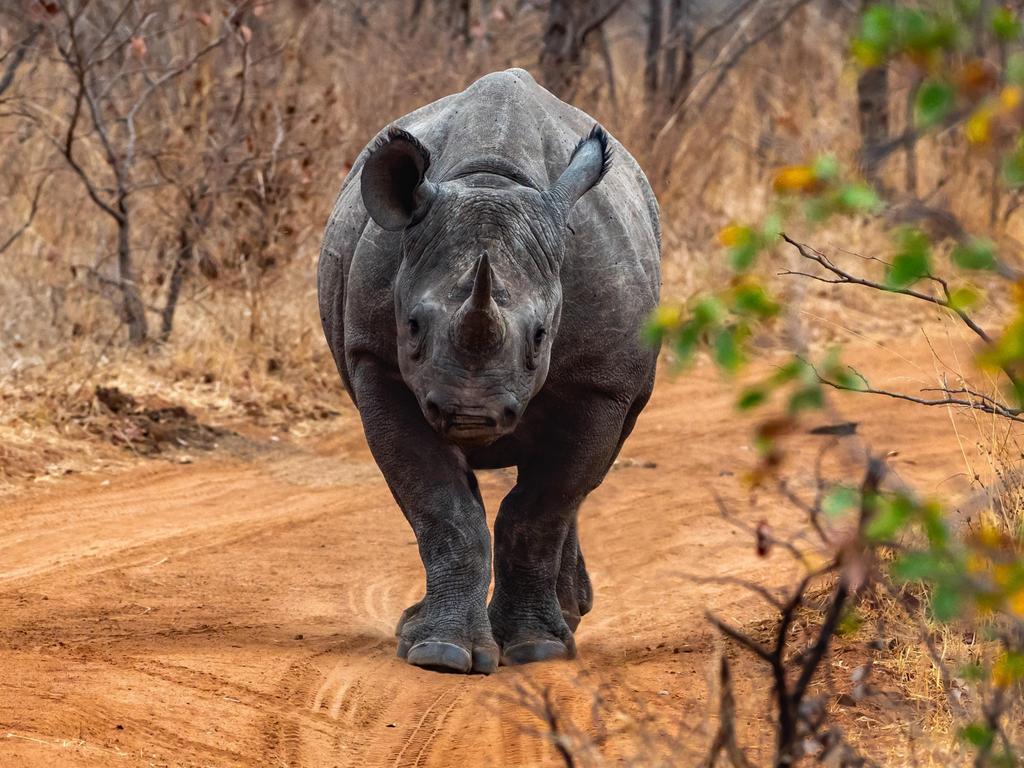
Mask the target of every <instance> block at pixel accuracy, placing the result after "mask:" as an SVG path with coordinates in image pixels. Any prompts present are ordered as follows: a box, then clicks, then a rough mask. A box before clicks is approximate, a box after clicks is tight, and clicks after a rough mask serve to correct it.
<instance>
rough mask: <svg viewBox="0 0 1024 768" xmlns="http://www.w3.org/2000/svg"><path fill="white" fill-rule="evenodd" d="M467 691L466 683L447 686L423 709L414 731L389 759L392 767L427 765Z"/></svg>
mask: <svg viewBox="0 0 1024 768" xmlns="http://www.w3.org/2000/svg"><path fill="white" fill-rule="evenodd" d="M465 693H466V683H464V682H462V683H457V684H454V685H452V686H447V687H445V689H444V690H442V691H441V692H440V693H439V694H437V695H436V696H434V698H433V700H432V701H431V702H430V704H429V705H427V708H426V709H425V710H424V711H423V715H422V716H421V717H420V719H419V721H418V722H417V723H416V726H415V727H414V728H413V730H412V732H411V733H410V734H409V735H408V736H406V737H405V739H403V741H402V744H401V745H400V746H399V748H398V749H397V751H396V752H395V753H394V759H393V760H390V761H389V763H388V764H389V765H391V766H392V768H421V766H424V765H427V764H428V763H427V762H426V761H427V760H428V759H429V757H430V750H431V747H432V745H433V743H434V741H435V740H436V739H437V736H438V734H439V733H440V731H441V729H442V728H444V725H445V721H446V720H447V719H448V717H449V716H450V715H451V713H452V710H453V709H454V708H455V707H456V705H457V704H458V703H459V701H460V700H461V699H462V697H463V696H464V695H465Z"/></svg>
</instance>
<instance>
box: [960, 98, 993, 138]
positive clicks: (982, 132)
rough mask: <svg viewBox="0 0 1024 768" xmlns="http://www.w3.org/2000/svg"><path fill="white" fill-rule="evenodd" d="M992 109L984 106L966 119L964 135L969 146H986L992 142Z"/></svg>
mask: <svg viewBox="0 0 1024 768" xmlns="http://www.w3.org/2000/svg"><path fill="white" fill-rule="evenodd" d="M992 116H993V115H992V107H991V106H988V105H985V106H983V107H979V108H978V109H977V110H975V112H974V114H973V115H971V116H970V117H969V118H967V124H966V125H965V126H964V135H966V136H967V140H968V141H969V142H971V144H988V143H989V142H990V141H992Z"/></svg>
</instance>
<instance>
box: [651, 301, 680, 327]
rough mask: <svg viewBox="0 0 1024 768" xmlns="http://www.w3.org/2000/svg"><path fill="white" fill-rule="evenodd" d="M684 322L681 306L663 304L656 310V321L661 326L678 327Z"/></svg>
mask: <svg viewBox="0 0 1024 768" xmlns="http://www.w3.org/2000/svg"><path fill="white" fill-rule="evenodd" d="M682 322H683V311H682V309H680V308H679V307H672V306H667V305H664V304H662V305H661V306H659V307H658V308H657V309H656V310H654V323H655V325H657V326H659V327H661V328H678V327H679V325H680V324H681V323H682Z"/></svg>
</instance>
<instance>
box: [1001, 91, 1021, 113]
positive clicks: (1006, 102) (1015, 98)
mask: <svg viewBox="0 0 1024 768" xmlns="http://www.w3.org/2000/svg"><path fill="white" fill-rule="evenodd" d="M1022 97H1024V92H1022V91H1021V88H1020V86H1019V85H1008V86H1006V87H1005V88H1003V90H1002V91H1001V92H1000V93H999V103H1000V104H1001V105H1002V107H1003V109H1005V110H1007V111H1009V110H1011V109H1016V108H1017V107H1019V106H1020V102H1021V98H1022Z"/></svg>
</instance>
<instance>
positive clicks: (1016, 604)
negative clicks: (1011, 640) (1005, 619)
mask: <svg viewBox="0 0 1024 768" xmlns="http://www.w3.org/2000/svg"><path fill="white" fill-rule="evenodd" d="M1006 607H1007V608H1009V609H1010V612H1011V613H1012V614H1013V615H1014V616H1016V617H1017V618H1018V619H1024V589H1018V590H1017V591H1016V592H1014V593H1013V594H1012V595H1010V596H1009V597H1008V598H1006Z"/></svg>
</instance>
